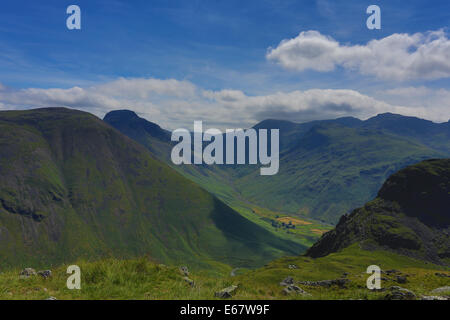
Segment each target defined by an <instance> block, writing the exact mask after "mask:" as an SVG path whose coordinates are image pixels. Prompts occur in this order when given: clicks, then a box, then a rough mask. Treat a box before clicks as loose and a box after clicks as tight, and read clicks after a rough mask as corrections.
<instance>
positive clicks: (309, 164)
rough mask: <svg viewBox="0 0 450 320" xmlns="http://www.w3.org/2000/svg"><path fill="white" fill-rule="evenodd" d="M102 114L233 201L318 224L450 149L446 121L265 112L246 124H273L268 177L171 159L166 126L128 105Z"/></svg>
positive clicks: (247, 169) (245, 168)
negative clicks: (276, 155)
mask: <svg viewBox="0 0 450 320" xmlns="http://www.w3.org/2000/svg"><path fill="white" fill-rule="evenodd" d="M104 121H105V122H107V123H109V124H110V125H112V126H113V127H115V128H116V129H118V130H119V131H121V132H122V133H124V134H125V135H127V136H129V137H130V138H132V139H134V140H136V141H138V142H139V143H141V144H143V145H144V146H146V147H147V148H148V149H149V150H150V152H152V153H153V154H154V155H155V157H157V158H158V159H160V160H161V161H164V162H166V163H167V164H168V165H171V166H172V167H174V168H175V169H176V170H178V171H179V172H180V173H182V174H183V175H185V176H186V177H188V178H189V179H191V180H192V181H194V182H196V183H197V184H199V185H201V186H202V187H204V188H205V189H206V190H208V191H210V192H211V193H213V194H215V195H216V196H217V197H218V198H220V199H221V200H223V201H224V202H226V203H227V204H229V205H230V206H232V207H240V206H246V207H249V208H253V207H255V206H258V207H263V208H268V209H271V210H273V211H276V212H281V213H284V214H288V215H296V216H300V217H308V218H313V219H316V220H320V221H322V222H324V223H336V222H337V221H338V220H339V218H340V217H341V216H342V215H343V214H345V213H348V212H350V211H351V210H352V209H354V208H356V207H359V206H361V205H363V204H364V203H365V202H366V201H369V200H370V199H372V198H374V197H375V196H376V194H377V191H378V189H379V188H380V187H381V185H382V184H383V182H384V181H385V180H386V178H387V177H389V175H391V174H392V173H394V172H396V171H397V170H399V169H401V168H404V167H406V166H407V165H410V164H413V163H417V162H419V161H421V160H425V159H430V158H445V157H448V156H449V155H450V122H446V123H434V122H431V121H428V120H423V119H419V118H415V117H406V116H401V115H397V114H391V113H385V114H380V115H378V116H375V117H373V118H370V119H368V120H365V121H362V120H359V119H356V118H352V117H345V118H338V119H334V120H322V121H312V122H307V123H300V124H298V123H293V122H289V121H283V120H273V119H272V120H271V119H269V120H264V121H262V122H260V123H258V124H257V125H255V126H254V127H253V128H255V129H279V130H280V170H279V173H278V174H277V175H274V176H270V177H267V176H261V175H260V174H259V167H258V166H257V165H241V166H237V165H213V166H206V165H181V166H174V165H173V164H171V161H170V158H169V155H170V150H171V147H172V146H173V143H172V142H170V132H169V131H166V130H164V129H162V128H161V127H159V126H158V125H156V124H154V123H151V122H149V121H147V120H145V119H142V118H140V117H139V116H138V115H137V114H135V113H134V112H132V111H128V110H118V111H112V112H109V113H108V114H106V116H105V117H104Z"/></svg>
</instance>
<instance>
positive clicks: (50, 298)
mask: <svg viewBox="0 0 450 320" xmlns="http://www.w3.org/2000/svg"><path fill="white" fill-rule="evenodd" d="M45 300H58V299H56V298H55V297H48V298H47V299H45Z"/></svg>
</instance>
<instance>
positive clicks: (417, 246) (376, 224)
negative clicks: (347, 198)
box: [307, 159, 450, 265]
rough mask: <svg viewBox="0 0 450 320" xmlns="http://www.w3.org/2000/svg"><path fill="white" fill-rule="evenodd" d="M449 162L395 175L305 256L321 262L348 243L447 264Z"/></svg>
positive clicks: (449, 246)
mask: <svg viewBox="0 0 450 320" xmlns="http://www.w3.org/2000/svg"><path fill="white" fill-rule="evenodd" d="M449 208H450V159H442V160H427V161H423V162H421V163H419V164H416V165H413V166H409V167H407V168H405V169H403V170H400V171H399V172H397V173H395V174H393V175H392V176H391V177H389V179H388V180H387V181H386V182H385V183H384V185H383V187H382V188H381V189H380V191H379V192H378V196H377V198H376V199H375V200H373V201H371V202H369V203H367V204H366V205H365V206H364V207H362V208H359V209H356V210H354V211H353V212H352V213H351V214H349V215H344V216H342V217H341V219H340V221H339V223H338V224H337V226H336V228H335V229H334V230H332V231H330V232H327V233H325V234H324V235H323V236H322V238H321V239H320V240H319V241H318V242H317V243H316V244H314V245H313V246H312V247H311V248H310V249H309V250H308V252H307V255H309V256H311V257H321V256H325V255H327V254H329V253H332V252H336V251H339V250H342V249H343V248H346V247H348V246H350V245H352V244H355V243H359V244H360V245H361V247H363V248H367V249H370V250H373V249H383V250H391V251H395V252H397V253H401V254H404V255H408V256H411V257H415V258H419V259H425V260H428V261H432V262H434V263H441V264H442V263H443V264H447V265H449V262H450V209H449Z"/></svg>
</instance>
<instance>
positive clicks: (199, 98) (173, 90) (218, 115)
mask: <svg viewBox="0 0 450 320" xmlns="http://www.w3.org/2000/svg"><path fill="white" fill-rule="evenodd" d="M410 92H413V93H415V94H416V95H419V93H420V99H418V98H417V97H416V98H415V99H410V100H411V101H410V100H408V99H407V97H408V96H409V95H410ZM379 95H381V96H383V100H381V99H379V98H375V97H371V96H369V95H365V94H362V93H360V92H358V91H355V90H345V89H342V90H337V89H311V90H305V91H301V90H294V91H290V92H276V93H272V94H267V95H257V96H250V95H247V94H245V93H244V92H242V91H240V90H215V91H213V90H204V89H202V88H200V87H198V86H196V85H194V84H193V83H191V82H189V81H179V80H175V79H167V80H160V79H154V78H149V79H125V78H121V79H118V80H116V81H111V82H107V83H103V84H100V85H96V86H91V87H86V88H81V87H73V88H69V89H59V88H50V89H41V88H28V89H19V90H17V89H11V88H7V87H4V86H1V85H0V109H26V108H37V107H69V108H76V109H80V110H85V111H88V112H91V113H94V114H96V115H97V116H99V117H103V116H104V115H105V113H107V112H108V111H111V110H117V109H131V110H133V111H135V112H137V113H138V114H140V115H141V116H143V117H144V118H146V119H148V120H150V121H153V122H156V123H158V124H160V125H161V126H163V127H165V128H167V129H175V128H180V127H187V128H191V127H192V124H193V121H194V120H203V121H204V123H205V126H208V127H217V128H220V129H224V128H238V127H243V128H245V127H249V126H252V125H254V124H255V123H257V122H258V121H261V120H264V119H268V118H273V119H284V120H291V121H295V122H305V121H310V120H318V119H331V118H337V117H343V116H355V117H358V118H361V119H365V118H368V117H371V116H374V115H376V114H378V113H382V112H394V113H400V114H404V115H413V116H420V117H423V118H426V119H430V120H435V121H447V120H448V119H449V117H450V93H449V92H448V91H447V90H441V91H439V90H433V89H428V88H422V89H420V90H417V88H400V89H397V91H395V90H394V89H392V90H388V91H384V92H380V93H379ZM430 97H434V98H433V99H435V100H433V99H431V98H430ZM384 98H386V99H384ZM389 99H390V101H389ZM427 100H428V102H427ZM418 101H419V102H420V101H422V102H423V104H421V103H417V102H418ZM404 102H405V103H404ZM413 102H414V103H413ZM431 102H436V104H435V105H434V104H433V105H431Z"/></svg>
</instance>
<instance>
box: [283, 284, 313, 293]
mask: <svg viewBox="0 0 450 320" xmlns="http://www.w3.org/2000/svg"><path fill="white" fill-rule="evenodd" d="M281 292H282V293H283V294H284V295H286V296H287V295H290V294H301V295H304V296H310V294H309V293H308V292H306V291H305V290H303V289H302V288H300V287H298V286H295V285H289V286H287V287H286V288H284V289H283V290H282V291H281Z"/></svg>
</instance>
